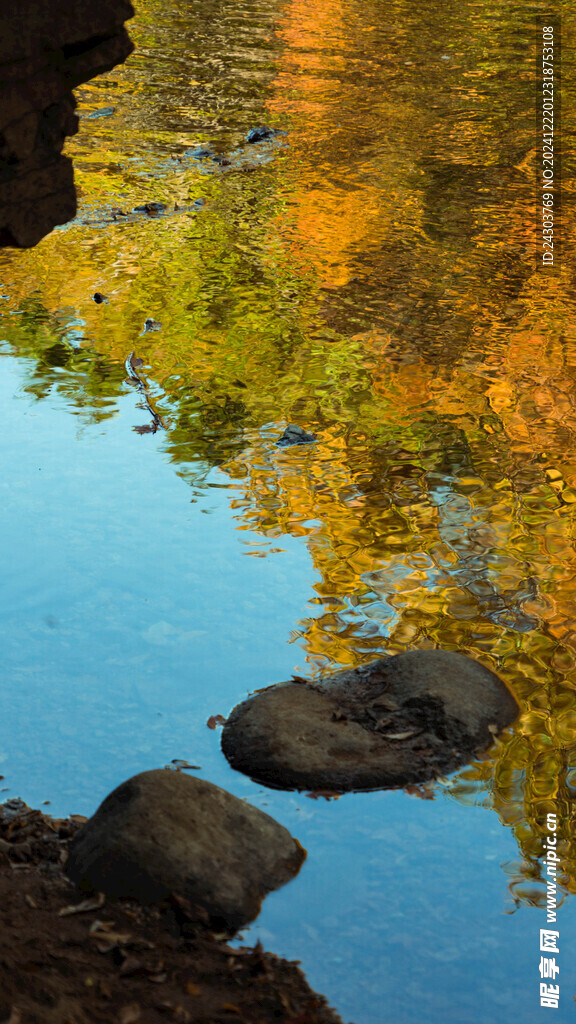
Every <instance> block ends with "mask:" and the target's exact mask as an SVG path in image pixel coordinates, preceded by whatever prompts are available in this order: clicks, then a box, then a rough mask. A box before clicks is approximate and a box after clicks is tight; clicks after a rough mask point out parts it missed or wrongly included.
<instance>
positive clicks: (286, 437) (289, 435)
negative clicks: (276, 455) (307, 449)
mask: <svg viewBox="0 0 576 1024" xmlns="http://www.w3.org/2000/svg"><path fill="white" fill-rule="evenodd" d="M317 440H318V438H317V437H316V434H309V433H308V432H307V431H306V430H304V427H299V426H297V424H296V423H289V424H288V426H287V427H286V430H285V431H284V433H283V434H282V437H279V438H278V440H277V441H276V444H277V445H279V446H281V447H283V448H285V447H287V446H288V445H289V444H310V442H311V441H317Z"/></svg>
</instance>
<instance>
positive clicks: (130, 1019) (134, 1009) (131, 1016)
mask: <svg viewBox="0 0 576 1024" xmlns="http://www.w3.org/2000/svg"><path fill="white" fill-rule="evenodd" d="M141 1016H142V1010H141V1009H140V1006H139V1005H138V1003H128V1005H127V1006H123V1007H122V1009H121V1010H120V1013H119V1014H118V1021H119V1024H135V1022H136V1021H138V1020H140V1017H141Z"/></svg>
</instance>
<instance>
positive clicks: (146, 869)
mask: <svg viewBox="0 0 576 1024" xmlns="http://www.w3.org/2000/svg"><path fill="white" fill-rule="evenodd" d="M305 856H306V852H305V850H303V848H302V847H301V846H300V844H299V843H298V841H297V840H296V839H293V838H292V836H291V835H290V833H289V832H288V831H287V830H286V829H285V828H284V827H283V826H282V825H279V824H278V822H276V821H274V819H273V818H271V817H270V816H269V815H268V814H265V813H264V812H263V811H260V810H258V808H256V807H251V806H250V804H247V803H245V802H244V801H243V800H239V799H238V798H237V797H235V796H233V795H232V794H231V793H227V792H226V790H224V789H220V787H218V786H214V785H212V784H211V783H209V782H204V781H203V780H201V779H196V778H193V777H190V776H187V775H183V774H182V773H181V772H175V771H169V770H164V769H158V770H154V771H148V772H142V773H141V774H140V775H135V776H134V777H133V778H131V779H128V780H127V781H126V782H123V783H122V784H121V785H120V786H118V787H117V789H115V790H114V791H113V792H112V793H110V794H109V796H107V797H106V799H105V800H104V802H103V803H102V804H101V805H100V807H99V808H98V810H97V811H96V813H95V814H94V815H93V817H92V818H90V819H89V821H87V822H86V824H85V825H84V827H83V828H82V829H81V830H80V832H79V833H78V834H77V836H76V838H75V839H74V841H73V843H72V844H71V848H70V854H69V858H68V863H67V866H66V870H67V872H68V874H69V876H70V878H71V879H72V881H73V882H75V883H76V884H77V885H78V886H79V888H80V889H81V890H83V891H88V892H93V891H97V892H103V893H106V895H108V896H112V897H119V896H127V897H132V898H134V899H137V900H139V901H140V902H143V903H153V902H156V901H159V900H162V899H163V898H165V897H166V896H169V895H170V894H172V893H174V894H177V895H180V896H183V897H184V898H185V899H187V900H188V901H189V902H190V904H191V906H192V909H193V911H194V910H196V911H197V915H198V920H199V921H204V922H206V920H208V921H209V922H210V923H211V924H212V926H214V927H217V928H219V929H220V928H224V929H226V930H227V931H231V932H232V931H235V930H236V929H238V928H240V927H241V926H242V925H244V924H247V923H248V922H249V921H252V920H253V919H254V918H255V917H256V916H257V914H258V913H259V911H260V905H261V903H262V900H263V898H264V896H265V895H266V894H267V893H268V892H270V891H271V890H272V889H278V888H279V887H280V886H281V885H284V884H285V883H286V882H288V881H289V880H290V879H291V878H293V877H294V875H296V874H297V872H298V871H299V869H300V867H301V865H302V863H303V861H304V859H305Z"/></svg>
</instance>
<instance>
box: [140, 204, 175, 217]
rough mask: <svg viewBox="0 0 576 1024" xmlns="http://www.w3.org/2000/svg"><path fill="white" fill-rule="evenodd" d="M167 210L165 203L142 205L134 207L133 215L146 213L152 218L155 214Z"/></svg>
mask: <svg viewBox="0 0 576 1024" xmlns="http://www.w3.org/2000/svg"><path fill="white" fill-rule="evenodd" d="M166 209H168V207H167V206H166V203H156V202H153V203H143V204H142V206H135V207H134V212H135V213H147V214H149V215H150V216H154V214H156V213H162V212H163V210H166Z"/></svg>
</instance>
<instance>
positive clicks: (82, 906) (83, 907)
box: [58, 892, 106, 917]
mask: <svg viewBox="0 0 576 1024" xmlns="http://www.w3.org/2000/svg"><path fill="white" fill-rule="evenodd" d="M105 902H106V897H105V895H104V893H103V892H99V893H98V894H97V895H96V896H94V897H91V898H90V899H88V900H82V903H74V904H72V906H69V907H62V909H61V910H59V911H58V917H68V916H69V915H70V914H87V913H88V911H90V910H99V909H100V907H103V906H104V904H105Z"/></svg>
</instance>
